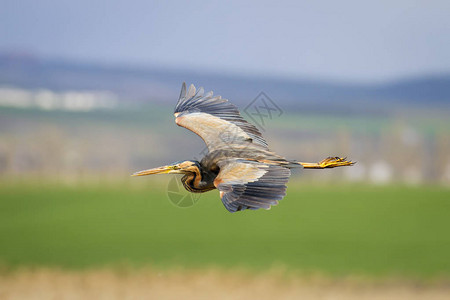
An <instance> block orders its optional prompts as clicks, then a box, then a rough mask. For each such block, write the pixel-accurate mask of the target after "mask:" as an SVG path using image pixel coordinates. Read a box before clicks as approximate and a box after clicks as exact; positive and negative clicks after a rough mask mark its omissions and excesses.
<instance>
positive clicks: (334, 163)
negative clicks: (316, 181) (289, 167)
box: [299, 156, 355, 169]
mask: <svg viewBox="0 0 450 300" xmlns="http://www.w3.org/2000/svg"><path fill="white" fill-rule="evenodd" d="M299 164H301V165H302V166H303V168H305V169H326V168H335V167H342V166H352V165H354V164H355V162H353V161H348V160H346V158H340V157H337V156H336V157H327V158H325V159H324V160H322V161H320V162H318V163H305V162H299Z"/></svg>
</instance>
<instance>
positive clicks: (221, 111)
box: [174, 83, 267, 152]
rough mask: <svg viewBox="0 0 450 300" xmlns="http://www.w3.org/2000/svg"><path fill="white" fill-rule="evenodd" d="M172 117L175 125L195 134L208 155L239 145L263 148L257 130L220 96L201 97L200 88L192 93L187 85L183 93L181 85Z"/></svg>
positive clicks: (205, 95) (192, 88)
mask: <svg viewBox="0 0 450 300" xmlns="http://www.w3.org/2000/svg"><path fill="white" fill-rule="evenodd" d="M174 114H175V117H176V119H175V122H176V123H177V125H179V126H182V127H184V128H187V129H189V130H191V131H192V132H194V133H196V134H197V135H199V136H200V137H201V138H202V139H203V141H204V142H205V143H206V145H207V146H208V149H209V151H210V152H212V151H214V150H218V149H221V148H223V147H224V146H226V145H230V144H243V143H252V144H254V145H258V146H260V147H263V148H264V149H267V142H266V141H265V140H264V138H263V137H262V135H261V133H260V132H259V130H258V129H257V128H256V127H255V126H254V125H252V124H250V123H248V122H247V121H246V120H244V118H242V116H241V114H240V113H239V110H238V109H237V107H236V106H234V105H233V104H231V103H230V102H228V100H226V99H222V98H221V97H220V96H213V92H208V93H206V94H204V90H203V88H200V89H199V90H198V91H196V89H195V87H194V85H192V84H191V86H190V87H189V89H188V90H186V84H185V83H183V86H182V88H181V93H180V98H179V99H178V103H177V106H176V107H175V113H174Z"/></svg>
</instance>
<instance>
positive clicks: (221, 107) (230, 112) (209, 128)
mask: <svg viewBox="0 0 450 300" xmlns="http://www.w3.org/2000/svg"><path fill="white" fill-rule="evenodd" d="M174 115H175V123H176V124H177V125H178V126H181V127H184V128H187V129H189V130H191V131H192V132H194V133H196V134H197V135H199V136H200V137H201V138H202V139H203V141H204V142H205V144H206V146H207V147H208V153H207V154H206V155H205V156H204V157H203V158H202V159H201V161H200V162H199V161H195V160H186V161H179V162H176V163H173V164H171V165H167V166H163V167H159V168H154V169H149V170H144V171H140V172H136V173H134V174H133V175H132V176H143V175H151V174H184V176H183V177H182V178H181V182H182V183H183V186H184V187H185V188H186V190H188V191H189V192H192V193H203V192H207V191H211V190H213V189H218V190H219V193H220V198H221V199H222V202H223V204H224V205H225V207H226V209H227V210H228V211H230V212H236V211H240V210H244V209H259V208H265V209H269V208H270V207H271V206H272V205H276V204H278V201H279V200H281V199H283V197H284V196H285V195H286V183H287V182H288V180H289V176H290V175H291V171H290V169H291V168H298V167H300V168H301V167H303V168H305V169H326V168H335V167H341V166H351V165H353V164H354V162H352V161H347V160H346V159H345V158H340V157H328V158H325V159H324V160H322V161H320V162H318V163H305V162H299V161H295V160H287V159H285V158H284V157H282V156H280V155H278V154H276V153H275V152H272V151H270V150H269V148H268V145H267V142H266V141H265V140H264V138H263V136H262V135H261V133H260V132H259V130H258V129H257V128H256V127H255V126H254V125H252V124H250V123H248V122H247V121H246V120H244V118H242V116H241V115H240V113H239V110H238V109H237V107H236V106H234V105H233V104H231V103H230V102H228V100H226V99H222V98H221V96H213V93H212V92H209V93H206V94H204V90H203V88H200V89H199V90H198V91H196V89H195V87H194V85H192V84H191V86H190V87H189V89H186V84H185V83H183V85H182V88H181V93H180V97H179V99H178V103H177V105H176V106H175V112H174Z"/></svg>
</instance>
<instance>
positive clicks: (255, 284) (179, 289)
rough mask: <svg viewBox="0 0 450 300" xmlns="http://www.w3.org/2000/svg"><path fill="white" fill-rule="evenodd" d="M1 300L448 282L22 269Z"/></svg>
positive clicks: (266, 292)
mask: <svg viewBox="0 0 450 300" xmlns="http://www.w3.org/2000/svg"><path fill="white" fill-rule="evenodd" d="M0 299H29V300H33V299H36V300H40V299H86V300H89V299H108V300H109V299H383V300H385V299H428V300H434V299H436V300H437V299H450V285H449V284H448V282H435V283H415V282H412V281H407V282H406V281H402V280H369V279H365V280H364V279H361V278H345V279H330V278H325V277H322V276H309V277H305V276H292V275H289V276H288V275H285V274H283V273H282V272H278V273H277V272H271V273H265V274H259V275H258V274H252V273H248V272H245V271H218V270H212V269H211V270H178V271H161V272H160V271H157V270H149V269H146V270H128V269H127V270H110V269H102V270H89V271H66V270H56V269H22V270H15V271H5V272H1V274H0Z"/></svg>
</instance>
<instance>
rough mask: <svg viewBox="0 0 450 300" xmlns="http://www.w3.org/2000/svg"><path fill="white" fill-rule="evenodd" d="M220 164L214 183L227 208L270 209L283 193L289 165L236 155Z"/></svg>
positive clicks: (289, 172)
mask: <svg viewBox="0 0 450 300" xmlns="http://www.w3.org/2000/svg"><path fill="white" fill-rule="evenodd" d="M219 167H220V172H219V174H218V175H217V177H216V179H215V180H214V185H215V186H216V188H217V189H218V190H219V191H220V198H221V199H222V202H223V204H224V205H225V207H226V209H227V210H228V211H230V212H236V211H240V210H244V209H259V208H265V209H269V208H270V207H271V206H272V205H276V204H278V200H281V199H283V197H284V196H285V195H286V183H287V182H288V180H289V176H290V175H291V171H290V170H289V169H288V168H285V167H282V166H279V165H276V164H265V163H261V162H255V161H247V160H239V159H236V160H226V161H222V162H220V163H219Z"/></svg>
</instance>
